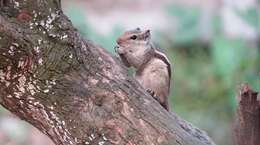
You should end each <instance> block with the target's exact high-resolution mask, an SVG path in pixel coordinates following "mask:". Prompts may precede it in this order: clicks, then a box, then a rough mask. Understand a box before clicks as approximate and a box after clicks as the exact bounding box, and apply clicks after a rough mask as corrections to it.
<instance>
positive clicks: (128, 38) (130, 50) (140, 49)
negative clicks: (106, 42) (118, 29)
mask: <svg viewBox="0 0 260 145" xmlns="http://www.w3.org/2000/svg"><path fill="white" fill-rule="evenodd" d="M150 39H151V33H150V30H145V31H142V30H141V29H140V28H136V29H134V30H130V31H126V32H125V33H124V34H123V35H121V36H120V37H119V38H118V39H117V44H118V46H117V47H116V52H117V53H118V54H119V55H120V56H121V58H122V57H124V58H125V59H126V61H127V63H129V64H130V65H131V66H133V67H135V68H139V67H140V65H142V64H143V63H144V62H145V61H146V60H147V59H148V58H149V57H151V56H150V54H151V53H152V51H151V50H152V47H151V42H150Z"/></svg>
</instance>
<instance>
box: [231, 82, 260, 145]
mask: <svg viewBox="0 0 260 145" xmlns="http://www.w3.org/2000/svg"><path fill="white" fill-rule="evenodd" d="M259 99H260V94H259V93H257V92H254V91H252V90H251V89H250V87H249V86H248V85H245V86H243V88H242V89H241V91H240V94H239V96H238V97H237V100H238V103H239V105H238V109H237V117H236V119H237V120H236V122H235V130H234V131H235V132H234V135H235V141H236V145H259V144H260V102H259V101H260V100H259Z"/></svg>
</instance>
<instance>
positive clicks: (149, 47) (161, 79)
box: [115, 28, 171, 111]
mask: <svg viewBox="0 0 260 145" xmlns="http://www.w3.org/2000/svg"><path fill="white" fill-rule="evenodd" d="M117 44H118V45H117V46H116V47H115V50H116V52H117V53H118V54H119V56H120V58H121V60H122V62H123V63H124V65H125V66H127V67H131V66H132V67H134V69H135V75H134V77H135V79H136V80H137V81H138V82H139V83H140V84H141V85H142V86H143V87H144V88H145V89H146V90H147V91H148V92H149V93H150V94H151V95H152V96H153V97H154V98H155V99H156V100H157V101H158V102H159V103H160V104H161V105H162V106H163V107H164V108H165V109H166V110H168V111H169V103H168V96H169V92H170V80H171V64H170V61H169V60H168V58H167V56H166V55H165V54H164V53H163V52H162V51H161V50H160V48H157V47H155V46H154V45H153V44H152V42H151V33H150V30H145V31H141V29H140V28H136V29H134V30H130V31H126V32H125V33H124V34H123V35H121V36H120V37H119V38H118V39H117Z"/></svg>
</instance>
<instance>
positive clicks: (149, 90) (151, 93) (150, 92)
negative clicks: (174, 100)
mask: <svg viewBox="0 0 260 145" xmlns="http://www.w3.org/2000/svg"><path fill="white" fill-rule="evenodd" d="M146 92H148V93H149V94H150V95H151V96H153V97H155V96H156V94H155V92H154V91H153V90H151V89H147V90H146Z"/></svg>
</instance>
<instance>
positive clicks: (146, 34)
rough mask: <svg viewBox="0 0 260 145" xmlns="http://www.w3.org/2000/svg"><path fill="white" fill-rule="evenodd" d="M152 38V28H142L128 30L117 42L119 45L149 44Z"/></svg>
mask: <svg viewBox="0 0 260 145" xmlns="http://www.w3.org/2000/svg"><path fill="white" fill-rule="evenodd" d="M150 40H151V33H150V30H144V31H142V30H141V29H140V28H136V29H134V30H130V31H126V32H125V33H124V34H123V35H121V36H120V37H119V38H118V39H117V41H116V42H117V44H118V45H119V46H129V45H139V46H140V45H148V44H149V43H150Z"/></svg>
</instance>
